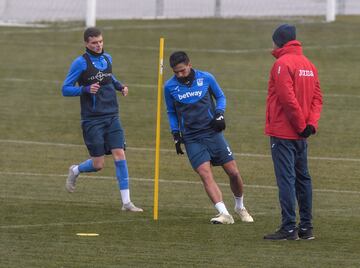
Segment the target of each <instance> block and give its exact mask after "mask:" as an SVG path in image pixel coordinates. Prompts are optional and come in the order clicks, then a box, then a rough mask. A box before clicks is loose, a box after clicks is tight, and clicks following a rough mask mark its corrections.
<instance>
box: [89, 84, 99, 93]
mask: <svg viewBox="0 0 360 268" xmlns="http://www.w3.org/2000/svg"><path fill="white" fill-rule="evenodd" d="M99 88H100V83H99V82H97V83H95V84H91V85H90V90H89V91H90V92H89V93H91V94H96V93H97V92H98V90H99Z"/></svg>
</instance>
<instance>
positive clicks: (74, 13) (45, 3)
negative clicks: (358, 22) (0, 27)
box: [0, 0, 360, 22]
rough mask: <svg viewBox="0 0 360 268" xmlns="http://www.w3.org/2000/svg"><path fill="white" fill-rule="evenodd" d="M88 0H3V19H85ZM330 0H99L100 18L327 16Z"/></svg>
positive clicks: (342, 6) (354, 0) (341, 6)
mask: <svg viewBox="0 0 360 268" xmlns="http://www.w3.org/2000/svg"><path fill="white" fill-rule="evenodd" d="M86 5H87V0H37V1H28V0H0V21H2V22H38V21H67V20H77V21H78V20H84V19H85V17H86ZM326 5H327V0H301V1H288V0H272V1H269V0H182V1H178V0H118V1H115V0H98V1H97V5H96V17H97V19H131V18H139V19H142V18H145V19H146V18H194V17H262V16H324V15H325V14H326ZM336 13H337V14H342V15H351V14H360V1H359V0H337V3H336Z"/></svg>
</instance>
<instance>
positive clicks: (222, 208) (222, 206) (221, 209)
mask: <svg viewBox="0 0 360 268" xmlns="http://www.w3.org/2000/svg"><path fill="white" fill-rule="evenodd" d="M215 208H216V209H217V210H218V211H219V213H222V214H225V215H230V213H229V211H228V210H227V209H226V207H225V204H224V202H222V201H220V202H217V203H216V204H215Z"/></svg>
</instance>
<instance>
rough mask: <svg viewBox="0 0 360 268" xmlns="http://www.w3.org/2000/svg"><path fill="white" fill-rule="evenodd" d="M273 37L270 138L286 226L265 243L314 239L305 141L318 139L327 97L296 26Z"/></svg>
mask: <svg viewBox="0 0 360 268" xmlns="http://www.w3.org/2000/svg"><path fill="white" fill-rule="evenodd" d="M272 38H273V41H274V42H273V46H274V50H273V51H272V55H273V56H274V57H275V58H276V61H275V63H274V65H273V67H272V69H271V72H270V79H269V88H268V96H267V101H266V126H265V134H266V135H268V136H270V145H271V154H272V159H273V163H274V170H275V176H276V181H277V185H278V188H279V200H280V206H281V215H282V222H281V226H280V228H279V229H278V230H277V231H276V232H275V233H272V234H268V235H265V236H264V239H268V240H298V239H299V238H301V239H314V236H313V232H312V229H313V226H312V185H311V177H310V174H309V170H308V164H307V141H306V139H307V138H308V137H309V136H310V135H312V134H315V132H316V131H317V128H318V121H319V119H320V112H321V107H322V94H321V90H320V83H319V79H318V72H317V70H316V68H315V66H314V65H313V64H312V63H311V62H310V61H309V60H308V59H307V58H306V57H305V56H304V55H303V53H302V48H301V43H300V42H299V41H297V40H296V29H295V26H292V25H288V24H284V25H281V26H279V27H278V28H277V29H276V30H275V32H274V34H273V37H272ZM296 200H297V203H298V206H299V214H300V223H299V226H297V225H296Z"/></svg>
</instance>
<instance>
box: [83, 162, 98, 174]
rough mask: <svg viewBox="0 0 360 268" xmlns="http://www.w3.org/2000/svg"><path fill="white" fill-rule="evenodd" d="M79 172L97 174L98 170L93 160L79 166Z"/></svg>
mask: <svg viewBox="0 0 360 268" xmlns="http://www.w3.org/2000/svg"><path fill="white" fill-rule="evenodd" d="M79 171H80V173H82V172H95V171H97V170H96V169H95V168H94V165H93V161H92V159H88V160H86V161H84V162H82V163H81V164H80V165H79Z"/></svg>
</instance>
